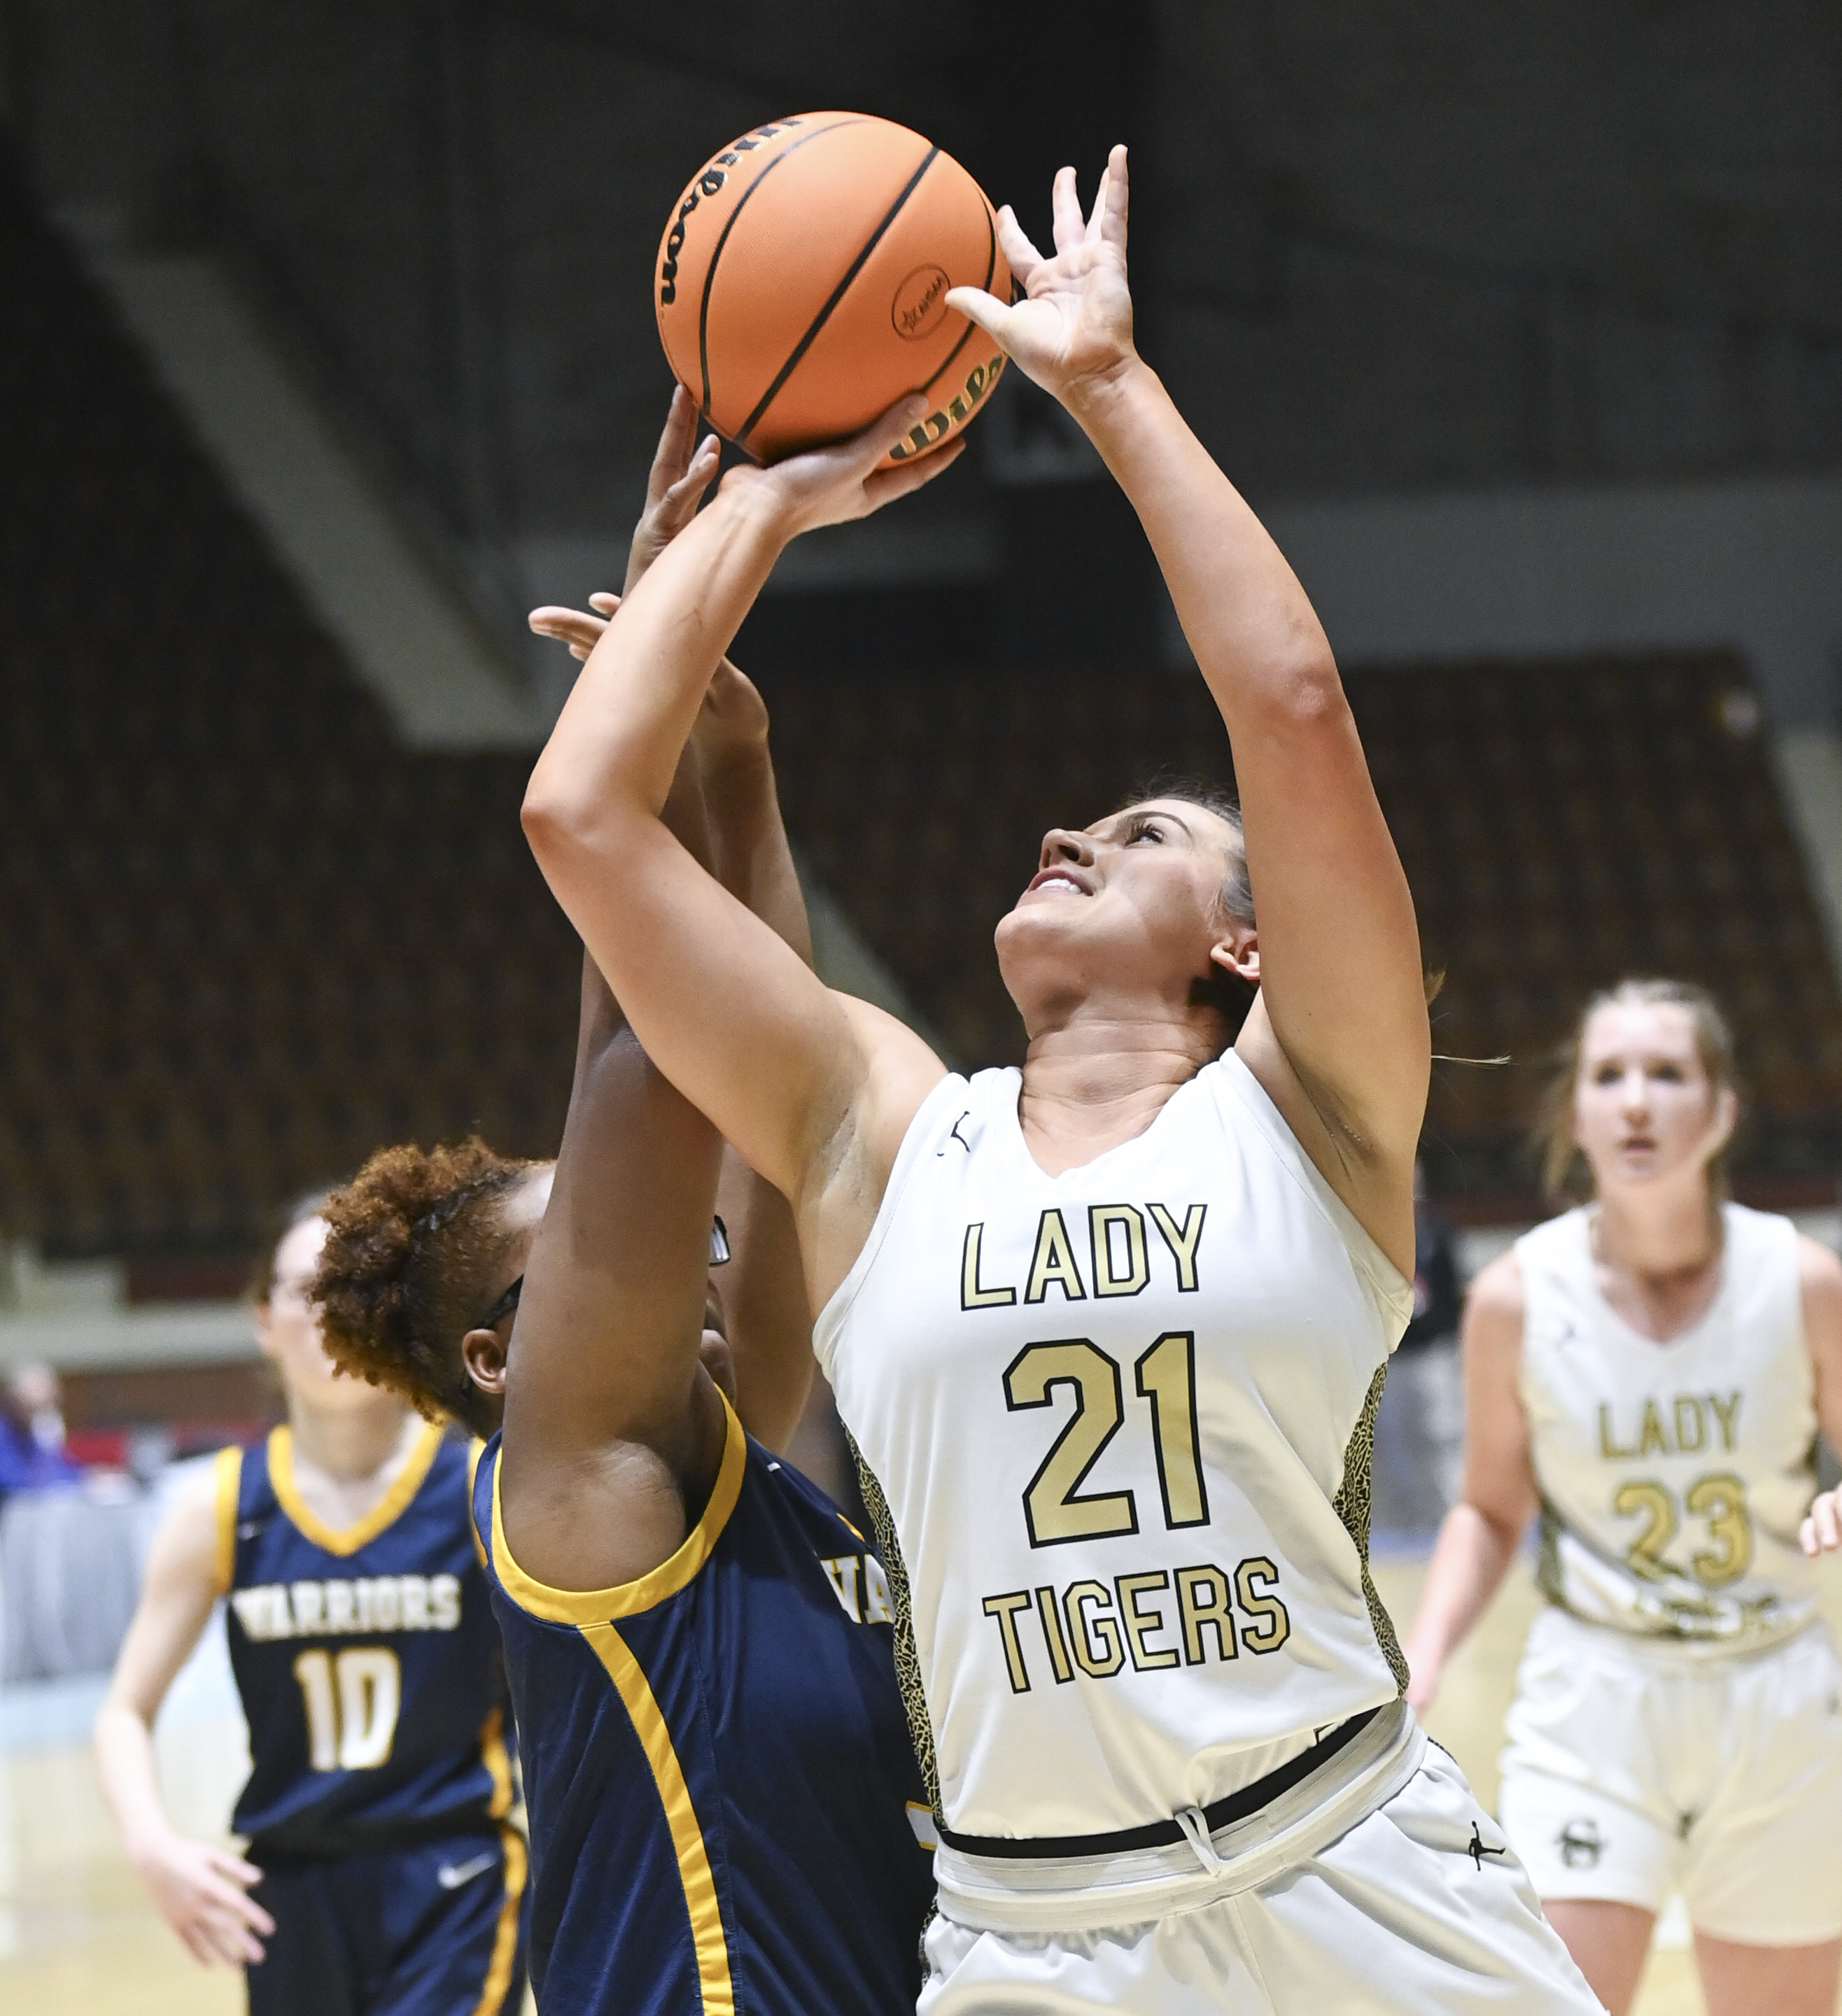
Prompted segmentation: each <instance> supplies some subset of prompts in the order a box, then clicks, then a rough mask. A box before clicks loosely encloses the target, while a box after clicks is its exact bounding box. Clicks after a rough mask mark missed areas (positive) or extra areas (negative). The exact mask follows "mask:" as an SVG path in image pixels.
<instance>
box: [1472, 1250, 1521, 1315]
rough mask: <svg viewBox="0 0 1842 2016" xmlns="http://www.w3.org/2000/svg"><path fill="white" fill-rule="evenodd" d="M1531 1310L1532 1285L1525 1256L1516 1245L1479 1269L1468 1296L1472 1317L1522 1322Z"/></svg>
mask: <svg viewBox="0 0 1842 2016" xmlns="http://www.w3.org/2000/svg"><path fill="white" fill-rule="evenodd" d="M1527 1309H1528V1285H1527V1282H1526V1280H1524V1278H1523V1261H1522V1255H1520V1253H1519V1252H1518V1251H1517V1250H1516V1247H1513V1246H1512V1247H1510V1248H1509V1251H1507V1252H1506V1253H1499V1254H1498V1255H1497V1257H1496V1258H1495V1259H1494V1260H1492V1261H1491V1262H1488V1264H1487V1265H1485V1266H1483V1267H1481V1268H1480V1269H1479V1270H1478V1273H1477V1276H1476V1279H1475V1280H1473V1282H1472V1283H1471V1287H1470V1291H1469V1294H1467V1295H1466V1296H1465V1313H1466V1315H1467V1316H1471V1317H1473V1318H1477V1319H1482V1320H1483V1321H1485V1322H1487V1323H1516V1324H1517V1325H1520V1323H1521V1322H1522V1320H1523V1316H1524V1315H1525V1314H1526V1312H1527Z"/></svg>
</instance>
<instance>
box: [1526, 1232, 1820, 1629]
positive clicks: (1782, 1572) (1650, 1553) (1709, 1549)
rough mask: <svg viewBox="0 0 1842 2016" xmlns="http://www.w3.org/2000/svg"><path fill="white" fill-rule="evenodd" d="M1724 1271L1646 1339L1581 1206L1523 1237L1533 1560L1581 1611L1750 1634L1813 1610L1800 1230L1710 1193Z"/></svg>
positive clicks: (1618, 1625) (1615, 1620) (1808, 1383)
mask: <svg viewBox="0 0 1842 2016" xmlns="http://www.w3.org/2000/svg"><path fill="white" fill-rule="evenodd" d="M1721 1218H1722V1221H1723V1223H1724V1225H1725V1249H1724V1252H1723V1255H1722V1258H1721V1282H1720V1287H1719V1288H1718V1291H1717V1292H1716V1294H1715V1296H1714V1301H1713V1303H1712V1304H1711V1305H1710V1307H1709V1309H1708V1311H1707V1314H1706V1315H1705V1316H1703V1317H1702V1319H1701V1320H1700V1322H1699V1323H1696V1325H1695V1326H1694V1327H1693V1328H1692V1330H1686V1331H1685V1332H1684V1333H1683V1334H1682V1335H1681V1336H1680V1337H1674V1338H1672V1339H1671V1341H1669V1342H1668V1343H1667V1344H1657V1343H1654V1342H1653V1341H1652V1340H1651V1339H1650V1338H1649V1337H1645V1336H1643V1335H1642V1334H1640V1333H1639V1332H1638V1331H1637V1330H1633V1329H1632V1328H1631V1326H1630V1325H1629V1324H1628V1323H1626V1322H1625V1321H1624V1319H1623V1318H1622V1317H1621V1316H1619V1315H1618V1313H1617V1311H1616V1310H1614V1309H1613V1307H1612V1305H1610V1303H1609V1302H1608V1301H1606V1298H1605V1295H1604V1294H1603V1293H1602V1291H1601V1290H1600V1287H1599V1279H1598V1275H1597V1272H1596V1270H1595V1266H1594V1263H1593V1257H1592V1247H1591V1236H1590V1232H1589V1226H1590V1221H1591V1213H1590V1212H1589V1211H1585V1210H1580V1211H1568V1212H1567V1213H1566V1215H1564V1216H1563V1217H1560V1218H1556V1219H1551V1220H1550V1221H1549V1222H1548V1223H1547V1224H1545V1225H1541V1226H1537V1227H1536V1228H1535V1229H1534V1231H1533V1232H1530V1233H1527V1234H1526V1235H1525V1236H1524V1237H1523V1238H1521V1239H1519V1240H1517V1241H1516V1258H1517V1260H1518V1261H1519V1262H1520V1263H1521V1267H1522V1278H1523V1294H1524V1298H1525V1301H1524V1309H1525V1316H1524V1323H1523V1366H1522V1381H1521V1391H1522V1400H1523V1407H1524V1409H1525V1410H1526V1412H1527V1415H1528V1420H1529V1434H1530V1448H1531V1450H1532V1452H1533V1454H1534V1465H1535V1477H1536V1481H1537V1484H1538V1485H1539V1486H1540V1489H1541V1508H1542V1510H1541V1557H1540V1562H1539V1565H1538V1568H1537V1579H1538V1581H1539V1582H1540V1583H1541V1589H1542V1592H1543V1593H1544V1594H1545V1595H1546V1596H1547V1597H1548V1600H1550V1601H1551V1602H1552V1603H1556V1604H1559V1605H1560V1606H1561V1607H1562V1608H1563V1609H1564V1610H1567V1611H1571V1612H1572V1613H1573V1615H1575V1616H1576V1617H1580V1618H1584V1619H1585V1620H1586V1621H1587V1622H1588V1623H1592V1624H1603V1625H1610V1626H1612V1627H1613V1629H1617V1630H1621V1631H1629V1632H1635V1633H1642V1634H1645V1635H1647V1636H1669V1637H1673V1638H1676V1639H1681V1640H1699V1641H1702V1642H1703V1643H1708V1644H1710V1646H1715V1647H1728V1648H1734V1647H1744V1648H1747V1649H1750V1648H1753V1647H1757V1646H1761V1645H1765V1644H1768V1643H1772V1642H1774V1641H1775V1640H1779V1639H1783V1638H1787V1637H1789V1636H1791V1634H1792V1633H1794V1632H1797V1631H1799V1630H1801V1629H1802V1628H1803V1627H1804V1625H1806V1624H1807V1623H1808V1622H1809V1621H1810V1619H1811V1616H1812V1615H1813V1614H1814V1612H1815V1603H1816V1564H1815V1562H1814V1561H1808V1560H1807V1559H1806V1558H1805V1557H1804V1554H1803V1553H1802V1551H1801V1550H1800V1548H1799V1547H1798V1545H1797V1528H1798V1525H1799V1523H1800V1522H1801V1520H1802V1519H1803V1517H1804V1513H1805V1512H1806V1511H1807V1510H1808V1508H1809V1505H1810V1500H1811V1497H1812V1496H1814V1494H1815V1490H1816V1475H1815V1444H1816V1413H1815V1406H1814V1404H1813V1401H1814V1387H1815V1381H1814V1377H1813V1374H1812V1372H1811V1363H1810V1354H1809V1352H1808V1348H1807V1347H1806V1345H1805V1342H1804V1312H1803V1301H1802V1298H1801V1293H1800V1291H1799V1287H1798V1283H1797V1232H1796V1229H1795V1228H1794V1227H1793V1226H1792V1224H1791V1222H1790V1220H1789V1219H1783V1218H1777V1217H1773V1216H1771V1215H1768V1214H1767V1213H1765V1212H1763V1211H1748V1210H1746V1209H1745V1208H1743V1206H1741V1205H1739V1204H1725V1205H1723V1206H1722V1207H1721Z"/></svg>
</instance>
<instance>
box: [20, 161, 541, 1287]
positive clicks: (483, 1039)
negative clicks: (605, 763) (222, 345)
mask: <svg viewBox="0 0 1842 2016" xmlns="http://www.w3.org/2000/svg"><path fill="white" fill-rule="evenodd" d="M0 299H3V300H4V301H5V303H6V304H7V311H6V315H5V317H4V318H3V319H0V466H3V467H4V468H5V471H6V479H5V482H4V484H0V749H3V750H4V751H5V787H4V790H0V864H3V865H0V877H3V881H0V892H3V893H0V931H3V933H4V937H3V939H0V944H3V946H4V958H3V963H0V1229H3V1230H4V1231H5V1233H7V1234H8V1235H9V1236H11V1237H15V1238H19V1237H29V1238H31V1239H34V1240H38V1242H40V1243H41V1244H42V1246H43V1247H45V1250H46V1251H48V1252H49V1253H51V1254H53V1255H58V1254H63V1255H71V1254H81V1253H99V1252H101V1253H125V1254H131V1255H132V1254H140V1255H171V1254H175V1253H178V1254H187V1253H190V1254H195V1255H213V1254H223V1255H236V1254H238V1253H247V1251H250V1250H251V1248H252V1247H254V1246H255V1245H256V1244H258V1243H259V1240H260V1236H261V1226H262V1225H263V1222H264V1221H265V1216H266V1215H267V1214H268V1213H269V1211H271V1210H272V1208H274V1207H276V1206H277V1205H278V1204H281V1203H283V1201H286V1200H287V1199H289V1198H290V1197H294V1196H295V1195H297V1194H298V1193H301V1191H302V1190H304V1189H305V1188H306V1187H308V1186H311V1185H314V1184H317V1183H323V1182H326V1181H327V1180H329V1179H336V1178H337V1177H338V1176H340V1175H342V1174H344V1173H345V1172H349V1171H350V1170H351V1168H352V1167H353V1166H354V1165H355V1163H356V1162H357V1161H358V1160H359V1158H360V1157H362V1155H363V1154H365V1153H366V1151H367V1150H369V1149H370V1148H372V1147H376V1146H377V1145H378V1144H379V1143H380V1142H383V1141H386V1140H389V1139H402V1138H405V1137H409V1136H415V1137H418V1138H420V1139H425V1140H426V1139H431V1138H434V1137H437V1136H452V1135H454V1134H456V1133H457V1132H460V1131H462V1130H464V1129H467V1128H469V1127H470V1126H473V1125H478V1126H479V1127H480V1128H481V1130H482V1131H483V1132H484V1133H485V1136H487V1138H488V1139H489V1140H491V1141H492V1143H494V1144H495V1145H496V1146H499V1147H503V1148H505V1149H507V1150H512V1151H514V1152H522V1153H532V1154H537V1153H546V1152H549V1151H550V1150H553V1148H554V1146H555V1143H556V1140H557V1134H558V1132H559V1131H560V1128H561V1118H562V1113H563V1108H564V1103H565V1102H566V1100H567V1097H568V1082H569V1071H570V1059H571V1053H572V1049H573V1036H574V1026H575V994H576V985H575V974H576V972H577V963H578V960H579V957H580V954H579V949H578V948H577V947H576V945H575V941H574V938H573V936H572V934H571V932H570V931H569V929H568V926H567V924H566V923H564V920H562V918H561V916H560V915H559V914H558V913H557V910H556V909H555V907H554V905H553V904H552V903H551V902H550V898H549V895H548V893H547V891H546V890H545V888H544V887H543V882H542V880H541V878H540V877H539V874H538V873H537V870H536V869H535V866H534V865H533V863H532V860H531V858H530V855H529V853H528V850H527V849H526V848H525V847H524V844H523V841H522V838H521V835H520V833H519V830H518V824H517V805H518V800H519V797H520V795H521V792H522V790H523V787H524V777H525V776H526V774H527V772H528V768H529V761H528V758H526V757H523V756H520V755H516V754H512V755H503V756H499V755H494V756H467V757H458V756H440V757H425V756H418V755H412V754H406V752H404V751H402V749H400V748H399V747H397V746H396V745H395V743H394V742H393V740H392V739H391V734H390V732H389V729H388V725H387V723H386V722H385V721H384V718H382V716H381V715H380V712H379V711H378V710H377V707H375V706H374V705H373V704H372V703H371V702H370V700H369V699H368V698H367V697H366V695H364V694H363V693H362V692H361V691H360V690H359V689H358V688H357V687H356V686H355V684H354V683H353V682H352V680H351V678H350V676H349V675H348V673H347V672H346V671H345V670H344V667H343V665H342V664H341V661H340V659H339V657H338V654H337V652H336V651H335V650H334V649H333V646H332V645H331V644H330V643H329V642H328V640H327V639H326V638H325V636H323V635H322V634H321V633H320V632H319V631H318V630H317V629H316V628H315V626H314V624H313V622H312V619H311V617H309V616H308V614H307V613H306V612H305V610H304V609H303V607H302V606H301V602H300V600H299V599H298V598H297V596H296V595H295V594H294V592H293V590H292V589H290V586H289V585H288V584H287V581H285V580H284V579H283V578H282V577H281V575H280V574H279V573H278V571H276V567H275V566H274V564H273V563H272V560H270V558H269V555H268V553H267V552H266V551H265V548H264V546H263V544H262V542H261V539H260V538H258V535H257V534H256V533H255V531H254V529H253V528H252V527H251V525H250V524H248V522H247V520H245V519H244V518H243V517H242V516H241V514H240V513H239V511H238V510H237V509H236V507H235V506H233V503H232V502H230V501H229V498H228V497H227V495H226V494H225V489H224V487H223V485H222V483H221V482H220V481H219V480H218V477H217V476H216V474H215V473H214V471H213V470H211V468H210V467H209V466H208V465H207V463H205V462H204V459H203V457H202V456H201V455H200V453H199V452H198V451H197V450H196V448H194V447H193V445H192V443H191V441H189V438H188V437H187V435H186V432H185V430H184V429H183V427H182V425H181V423H179V421H178V419H177V418H176V417H175V414H174V412H173V411H172V409H171V407H170V406H169V405H168V403H167V402H166V401H165V399H164V397H163V396H162V395H161V394H160V391H158V389H157V387H156V386H155V385H154V383H153V381H152V380H151V379H150V376H149V373H148V371H147V369H146V365H145V364H144V363H143V362H142V359H141V358H140V356H139V353H138V352H137V351H135V349H134V348H133V347H132V346H131V344H129V342H128V340H127V339H126V337H124V335H123V334H122V333H121V332H120V330H119V329H117V327H116V326H114V323H113V322H112V320H111V319H110V315H109V312H108V311H107V310H106V308H105V307H104V305H103V302H102V301H101V300H100V298H99V296H98V295H97V294H96V292H95V291H94V290H93V289H92V287H91V286H90V285H89V284H88V283H87V281H86V280H85V277H84V276H83V275H82V274H81V271H80V269H79V268H78V266H77V265H76V264H75V262H74V260H73V258H72V257H71V255H70V253H69V252H68V250H67V249H66V248H65V247H63V244H62V243H61V242H60V241H59V240H58V239H56V237H55V236H52V234H51V233H50V232H49V231H48V230H46V229H45V227H44V226H43V225H42V224H41V222H39V221H38V220H37V219H36V218H34V214H33V213H32V211H31V207H30V204H29V203H28V201H27V198H26V196H25V194H24V193H23V189H21V187H20V184H19V182H18V180H17V178H16V177H13V176H9V175H5V174H4V173H3V172H0Z"/></svg>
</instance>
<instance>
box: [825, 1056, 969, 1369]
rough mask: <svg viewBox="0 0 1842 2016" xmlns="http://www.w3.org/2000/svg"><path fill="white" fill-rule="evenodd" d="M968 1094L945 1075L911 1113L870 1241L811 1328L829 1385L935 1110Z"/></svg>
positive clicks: (955, 1077) (965, 1083)
mask: <svg viewBox="0 0 1842 2016" xmlns="http://www.w3.org/2000/svg"><path fill="white" fill-rule="evenodd" d="M971 1090H972V1087H971V1082H970V1081H969V1080H968V1079H967V1078H964V1077H962V1076H961V1074H960V1073H959V1072H957V1071H949V1072H948V1073H947V1074H946V1077H944V1078H942V1079H941V1080H940V1081H939V1083H938V1084H937V1085H935V1087H934V1089H932V1091H931V1092H930V1093H928V1096H927V1097H926V1098H925V1099H924V1100H922V1101H921V1104H920V1105H919V1106H917V1107H916V1108H915V1111H914V1118H913V1119H912V1120H911V1121H909V1123H908V1131H907V1133H906V1134H904V1135H903V1136H902V1146H901V1147H899V1149H898V1150H896V1165H895V1167H894V1168H892V1169H891V1170H890V1172H889V1183H888V1184H887V1186H885V1189H884V1190H883V1193H882V1202H881V1204H878V1206H877V1208H876V1216H875V1218H874V1219H873V1220H872V1221H871V1226H870V1236H869V1237H868V1238H867V1239H866V1240H864V1242H863V1250H862V1251H860V1253H859V1254H858V1255H857V1257H856V1259H855V1260H853V1262H851V1270H850V1272H849V1273H848V1274H846V1275H845V1277H844V1279H843V1280H842V1281H840V1282H839V1283H838V1286H837V1287H836V1288H835V1289H834V1290H833V1291H832V1294H831V1300H830V1301H828V1302H827V1304H826V1305H825V1306H824V1309H821V1310H820V1312H819V1318H818V1321H817V1322H816V1323H814V1324H813V1355H814V1356H815V1357H816V1359H818V1361H819V1370H820V1371H821V1372H823V1373H824V1375H825V1377H827V1379H829V1378H831V1368H832V1365H833V1363H834V1361H835V1359H836V1357H837V1355H838V1354H837V1350H836V1345H837V1341H838V1334H839V1332H840V1331H841V1330H842V1329H843V1327H844V1322H845V1317H846V1316H849V1313H850V1309H851V1305H852V1303H853V1302H854V1301H856V1298H857V1296H858V1294H860V1291H862V1289H863V1283H864V1282H865V1281H866V1280H868V1278H869V1276H870V1270H871V1268H872V1267H874V1265H876V1257H877V1255H878V1253H880V1252H881V1251H882V1243H883V1241H884V1240H885V1239H886V1238H887V1237H889V1227H890V1226H892V1225H893V1224H894V1223H895V1222H896V1212H897V1211H899V1210H900V1208H901V1204H902V1193H903V1191H904V1190H906V1189H907V1187H908V1183H909V1179H910V1177H911V1176H912V1175H914V1168H915V1165H916V1164H917V1162H918V1161H920V1160H921V1150H922V1145H923V1143H925V1142H926V1141H927V1140H928V1139H930V1138H931V1136H932V1130H933V1129H934V1127H935V1125H936V1109H937V1108H939V1107H941V1106H943V1105H945V1104H946V1103H948V1102H949V1101H950V1100H959V1101H960V1102H961V1108H960V1110H961V1111H964V1102H965V1101H966V1100H968V1098H969V1097H970V1096H971Z"/></svg>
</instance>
